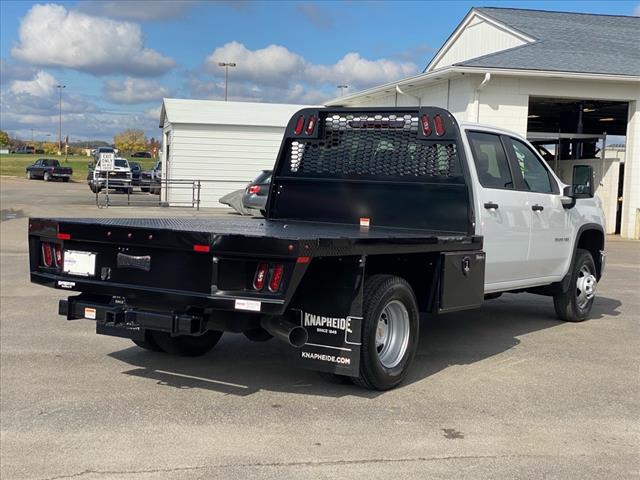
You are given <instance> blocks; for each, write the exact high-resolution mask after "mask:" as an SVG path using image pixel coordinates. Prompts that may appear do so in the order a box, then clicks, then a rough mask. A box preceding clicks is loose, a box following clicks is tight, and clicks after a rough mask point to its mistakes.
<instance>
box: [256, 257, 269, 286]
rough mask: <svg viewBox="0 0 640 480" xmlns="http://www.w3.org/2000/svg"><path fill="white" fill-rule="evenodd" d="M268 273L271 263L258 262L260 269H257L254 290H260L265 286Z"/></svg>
mask: <svg viewBox="0 0 640 480" xmlns="http://www.w3.org/2000/svg"><path fill="white" fill-rule="evenodd" d="M267 273H269V264H268V263H260V264H258V269H257V270H256V276H255V277H254V278H253V289H254V290H258V291H260V290H262V289H263V288H264V282H265V281H266V279H267Z"/></svg>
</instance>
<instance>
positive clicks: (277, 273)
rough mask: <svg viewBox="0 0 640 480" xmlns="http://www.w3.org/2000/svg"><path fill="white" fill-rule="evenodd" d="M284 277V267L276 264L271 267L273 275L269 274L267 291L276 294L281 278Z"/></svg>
mask: <svg viewBox="0 0 640 480" xmlns="http://www.w3.org/2000/svg"><path fill="white" fill-rule="evenodd" d="M283 275H284V266H282V264H280V263H279V264H277V265H275V266H274V267H273V273H272V274H271V280H269V291H270V292H277V291H278V290H280V282H282V276H283Z"/></svg>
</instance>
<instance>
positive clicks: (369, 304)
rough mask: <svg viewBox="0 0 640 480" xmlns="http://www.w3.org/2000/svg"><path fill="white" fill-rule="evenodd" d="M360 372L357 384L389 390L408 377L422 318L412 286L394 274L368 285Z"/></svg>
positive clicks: (365, 293)
mask: <svg viewBox="0 0 640 480" xmlns="http://www.w3.org/2000/svg"><path fill="white" fill-rule="evenodd" d="M363 317H364V318H363V325H362V349H361V353H360V374H359V376H358V377H354V378H352V380H353V383H355V384H356V385H359V386H361V387H364V388H368V389H372V390H389V389H391V388H393V387H395V386H397V385H398V384H399V383H400V382H402V380H404V378H405V377H406V376H407V373H408V371H409V368H410V367H411V364H412V363H413V359H414V357H415V354H416V351H417V349H418V339H419V332H420V317H419V313H418V305H417V302H416V299H415V296H414V294H413V290H412V289H411V286H410V285H409V284H408V283H407V281H406V280H404V279H402V278H400V277H396V276H393V275H373V276H371V277H369V278H368V279H367V280H366V281H365V284H364V296H363Z"/></svg>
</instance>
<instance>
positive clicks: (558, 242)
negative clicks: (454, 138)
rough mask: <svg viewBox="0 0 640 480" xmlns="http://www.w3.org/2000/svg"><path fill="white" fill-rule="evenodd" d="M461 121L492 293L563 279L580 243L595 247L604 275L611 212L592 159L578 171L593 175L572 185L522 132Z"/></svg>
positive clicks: (581, 175)
mask: <svg viewBox="0 0 640 480" xmlns="http://www.w3.org/2000/svg"><path fill="white" fill-rule="evenodd" d="M460 129H461V132H462V139H463V143H464V145H465V148H466V149H467V151H468V158H470V159H472V162H470V170H471V172H470V173H471V178H472V181H473V184H474V189H473V194H474V200H473V202H474V205H475V210H476V212H477V214H476V216H477V224H476V233H477V234H479V235H482V236H483V238H484V251H485V252H486V254H487V259H486V268H485V293H487V294H495V293H499V292H504V291H514V290H519V289H531V288H535V287H543V286H547V285H550V284H554V283H556V282H560V281H562V280H563V279H564V278H565V277H566V275H567V272H568V271H569V270H570V266H571V263H572V261H574V253H575V252H576V250H577V249H585V250H587V251H589V253H590V254H591V256H592V258H593V260H594V262H595V268H596V271H595V272H593V273H594V276H595V280H598V279H599V278H600V276H601V275H602V271H603V268H604V238H605V237H604V221H605V220H604V212H603V211H602V208H601V204H600V201H599V199H598V197H596V196H594V195H593V192H592V188H593V185H591V181H592V180H591V179H592V178H593V177H592V174H591V170H590V167H587V166H577V167H576V176H575V177H574V178H583V179H586V180H588V183H586V184H584V185H576V186H575V187H574V190H575V191H574V192H572V187H571V186H569V185H565V184H564V183H562V181H560V179H559V178H558V177H557V176H556V174H555V173H554V172H553V170H552V169H551V168H550V167H549V165H548V164H547V162H546V161H545V160H544V159H543V158H542V157H541V156H540V155H539V154H538V152H537V150H536V149H535V147H533V146H532V145H531V144H530V143H529V142H528V141H527V140H526V139H524V138H523V137H521V136H519V135H517V134H515V133H513V132H509V131H506V130H501V129H497V128H494V127H489V126H484V125H478V124H473V123H462V124H461V125H460ZM593 280H594V279H590V280H589V283H590V284H591V283H593ZM590 294H591V292H589V295H590Z"/></svg>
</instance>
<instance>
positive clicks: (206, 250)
mask: <svg viewBox="0 0 640 480" xmlns="http://www.w3.org/2000/svg"><path fill="white" fill-rule="evenodd" d="M193 251H194V252H198V253H209V252H210V251H211V247H210V246H209V245H197V244H196V245H194V246H193Z"/></svg>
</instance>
